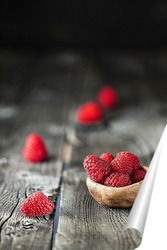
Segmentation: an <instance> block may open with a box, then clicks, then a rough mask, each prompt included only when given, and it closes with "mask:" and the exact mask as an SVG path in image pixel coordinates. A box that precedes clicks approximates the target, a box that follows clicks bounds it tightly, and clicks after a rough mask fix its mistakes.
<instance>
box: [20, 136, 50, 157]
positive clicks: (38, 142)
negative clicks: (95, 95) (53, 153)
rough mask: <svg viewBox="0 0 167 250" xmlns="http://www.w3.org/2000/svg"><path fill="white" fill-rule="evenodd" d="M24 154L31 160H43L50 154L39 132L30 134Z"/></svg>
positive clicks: (25, 144)
mask: <svg viewBox="0 0 167 250" xmlns="http://www.w3.org/2000/svg"><path fill="white" fill-rule="evenodd" d="M22 155H23V157H24V159H25V160H27V161H29V162H41V161H43V160H45V159H46V158H47V156H48V153H47V149H46V146H45V143H44V141H43V139H42V138H41V137H40V136H39V135H38V134H30V135H29V136H28V137H27V138H26V140H25V143H24V147H23V151H22Z"/></svg>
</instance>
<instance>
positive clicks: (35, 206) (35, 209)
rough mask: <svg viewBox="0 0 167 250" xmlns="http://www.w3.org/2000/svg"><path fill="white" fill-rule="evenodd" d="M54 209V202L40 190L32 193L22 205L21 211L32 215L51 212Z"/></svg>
mask: <svg viewBox="0 0 167 250" xmlns="http://www.w3.org/2000/svg"><path fill="white" fill-rule="evenodd" d="M53 209H54V204H53V202H52V201H51V200H49V199H48V197H47V196H46V195H44V193H42V192H40V191H39V192H36V193H34V194H32V195H30V196H29V197H28V198H27V199H26V200H25V201H24V202H23V203H22V204H21V205H20V211H21V212H22V213H23V214H25V215H27V216H30V217H33V216H42V215H46V214H49V213H51V212H52V211H53Z"/></svg>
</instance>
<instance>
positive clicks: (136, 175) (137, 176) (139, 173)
mask: <svg viewBox="0 0 167 250" xmlns="http://www.w3.org/2000/svg"><path fill="white" fill-rule="evenodd" d="M145 175H146V172H145V171H144V170H143V169H135V170H133V171H132V173H131V175H130V178H131V182H132V183H136V182H139V181H142V180H143V179H144V177H145Z"/></svg>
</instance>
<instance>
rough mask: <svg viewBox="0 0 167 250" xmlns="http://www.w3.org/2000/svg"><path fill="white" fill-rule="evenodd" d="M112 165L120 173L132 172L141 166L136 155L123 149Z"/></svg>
mask: <svg viewBox="0 0 167 250" xmlns="http://www.w3.org/2000/svg"><path fill="white" fill-rule="evenodd" d="M111 167H112V168H113V169H114V170H116V171H118V172H120V173H124V174H130V173H131V172H132V170H134V169H139V168H140V162H139V159H138V157H137V156H136V155H134V154H132V153H130V152H124V151H122V152H119V153H117V155H116V157H115V158H114V160H113V161H112V162H111Z"/></svg>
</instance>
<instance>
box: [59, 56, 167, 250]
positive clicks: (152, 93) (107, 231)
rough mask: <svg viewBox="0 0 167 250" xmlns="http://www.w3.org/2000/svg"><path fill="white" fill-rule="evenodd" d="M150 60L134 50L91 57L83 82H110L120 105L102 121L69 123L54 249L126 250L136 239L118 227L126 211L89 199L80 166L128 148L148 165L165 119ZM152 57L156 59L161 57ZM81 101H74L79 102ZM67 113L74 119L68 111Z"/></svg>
mask: <svg viewBox="0 0 167 250" xmlns="http://www.w3.org/2000/svg"><path fill="white" fill-rule="evenodd" d="M153 58H154V57H150V58H147V57H145V56H142V55H139V54H138V55H133V56H131V55H127V54H125V55H123V54H121V55H118V54H116V55H107V56H106V57H105V56H103V55H101V56H97V57H96V58H95V57H92V60H91V64H90V65H89V66H90V69H89V71H87V78H86V82H87V79H90V78H91V79H94V81H95V80H96V79H98V82H105V80H106V79H107V81H109V82H110V83H111V82H112V83H113V86H114V87H115V88H116V89H117V90H118V93H119V95H120V105H119V107H118V108H117V110H115V111H113V112H111V113H109V114H107V117H106V118H107V119H106V121H107V122H105V123H102V124H100V125H99V126H93V127H89V128H83V127H80V126H78V125H77V126H76V124H75V123H74V127H75V129H74V130H70V131H69V135H68V137H67V139H68V143H71V145H73V146H74V148H73V151H72V157H71V161H70V164H69V168H68V169H67V170H66V172H65V173H64V184H63V187H62V188H63V193H62V203H61V213H60V220H59V226H58V232H57V235H56V241H55V245H54V249H55V250H57V249H58V250H66V249H68V250H69V249H71V250H72V249H76V250H77V249H84V250H86V249H113V250H126V249H127V250H129V249H134V248H136V247H137V246H138V245H139V243H140V242H141V238H140V235H139V234H138V233H137V232H136V231H135V230H128V231H124V230H123V225H124V224H125V222H126V219H127V217H128V215H129V212H130V209H115V208H108V207H104V206H101V205H99V204H98V203H97V202H96V201H94V200H93V198H92V197H91V196H90V194H89V192H88V190H87V187H86V184H85V182H86V174H85V171H84V169H83V166H82V164H83V160H84V158H85V157H86V156H87V155H88V154H95V155H100V154H101V153H103V152H108V151H109V152H112V153H113V154H114V155H115V154H116V153H117V152H118V151H131V152H133V153H134V154H136V155H138V157H139V160H140V162H141V164H142V165H149V163H150V160H151V158H152V156H153V154H154V151H155V148H156V146H157V144H158V141H159V138H160V136H161V133H162V131H163V129H164V126H165V123H166V101H164V99H161V96H163V95H164V93H162V92H163V90H162V89H161V90H159V92H158V93H157V91H156V89H157V84H156V80H155V79H158V78H159V79H161V80H162V82H161V84H162V85H163V81H164V78H165V76H164V74H163V73H162V72H161V70H160V68H159V69H157V68H156V73H155V72H154V73H153V75H154V76H156V77H155V78H154V77H153V76H152V74H151V72H152V70H153V69H155V61H154V60H155V58H156V56H155V58H154V60H153ZM157 58H159V60H160V58H161V56H159V57H157ZM160 72H161V73H160ZM89 76H90V78H89ZM86 82H85V84H86ZM152 83H153V84H152ZM165 90H166V88H165ZM84 91H85V93H84ZM96 91H97V86H95V85H94V86H92V88H91V93H94V95H95V93H96ZM161 93H162V95H161ZM82 96H85V99H86V97H87V96H88V93H87V88H84V89H83V92H82ZM92 96H93V94H92ZM83 99H84V98H83ZM83 99H82V98H81V99H79V100H78V106H79V104H80V103H82V100H83ZM76 104H77V103H76ZM163 108H164V112H162V110H163ZM69 116H70V120H71V121H72V120H74V115H73V113H72V112H71V113H70V114H69ZM72 117H73V119H72Z"/></svg>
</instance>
